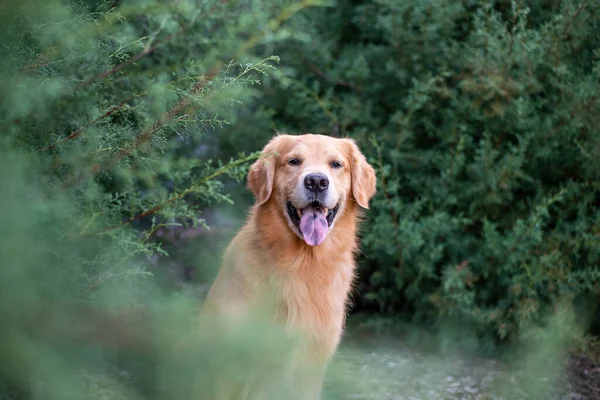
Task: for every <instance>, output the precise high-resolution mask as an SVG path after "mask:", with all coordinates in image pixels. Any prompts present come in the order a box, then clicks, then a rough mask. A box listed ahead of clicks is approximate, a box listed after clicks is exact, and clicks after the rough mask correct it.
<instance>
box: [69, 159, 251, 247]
mask: <svg viewBox="0 0 600 400" xmlns="http://www.w3.org/2000/svg"><path fill="white" fill-rule="evenodd" d="M255 158H257V155H250V156H248V157H244V158H241V159H239V160H236V161H234V162H232V163H230V164H227V165H225V166H223V167H221V168H219V169H217V170H216V171H214V172H213V173H212V174H209V175H207V176H205V177H204V178H202V179H201V180H200V181H199V182H197V183H195V184H194V185H192V186H191V187H189V188H188V189H186V190H184V191H182V192H181V193H179V194H178V195H176V196H173V197H171V198H170V199H169V200H166V201H164V202H162V203H160V204H157V205H155V206H154V207H152V208H150V209H148V210H146V211H144V212H141V213H139V214H136V215H134V216H133V217H131V218H128V219H126V220H125V221H123V222H121V223H119V224H117V225H112V226H109V227H108V228H106V229H103V230H101V231H98V232H92V233H86V234H81V235H79V236H92V235H99V234H102V233H107V232H110V231H113V230H115V229H118V228H121V227H123V226H125V225H129V224H130V223H132V222H134V221H137V220H140V219H142V218H144V217H147V216H149V215H152V214H155V213H156V212H158V211H160V210H161V209H163V208H165V207H166V206H168V205H169V204H171V203H173V202H175V201H178V200H181V199H183V198H184V197H185V196H187V195H188V194H191V193H192V192H194V191H195V190H196V189H197V188H198V187H200V186H202V185H204V184H205V183H207V182H209V181H211V180H212V179H214V178H216V177H218V176H219V175H222V174H224V173H226V172H227V171H229V170H230V169H231V168H234V167H237V166H239V165H242V164H244V163H247V162H249V161H251V160H254V159H255Z"/></svg>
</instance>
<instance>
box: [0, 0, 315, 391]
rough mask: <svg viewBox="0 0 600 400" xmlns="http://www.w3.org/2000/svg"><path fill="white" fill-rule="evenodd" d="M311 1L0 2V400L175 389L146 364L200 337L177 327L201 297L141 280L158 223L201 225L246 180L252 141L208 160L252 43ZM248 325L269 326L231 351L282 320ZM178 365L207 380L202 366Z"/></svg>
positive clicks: (276, 33)
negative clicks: (231, 185) (229, 186)
mask: <svg viewBox="0 0 600 400" xmlns="http://www.w3.org/2000/svg"><path fill="white" fill-rule="evenodd" d="M313 3H315V4H316V2H310V1H303V2H294V1H277V2H271V1H269V2H250V3H248V2H238V1H213V0H206V1H203V0H189V1H152V0H148V1H145V0H138V1H126V2H119V1H109V2H96V1H87V2H79V1H69V0H65V1H62V0H49V1H44V2H39V1H34V0H25V1H21V0H18V1H16V0H15V1H4V2H2V4H0V38H1V39H0V50H1V52H2V57H1V58H0V129H2V138H0V153H1V154H2V157H1V158H0V192H1V193H2V197H1V200H0V201H1V203H0V220H1V221H2V223H1V224H0V260H1V261H0V324H1V325H2V327H3V328H2V332H1V333H0V358H1V359H2V362H1V363H0V391H1V393H0V397H2V398H46V399H48V398H57V399H59V398H60V399H65V398H77V399H81V398H107V396H108V398H139V397H156V398H164V397H162V395H164V394H165V393H168V392H170V391H172V390H175V387H174V386H173V383H172V382H171V381H169V379H170V375H169V374H166V373H165V374H163V375H161V376H160V378H164V379H165V382H163V381H162V380H161V381H160V382H159V381H158V380H157V379H154V378H156V377H155V376H154V374H155V372H153V371H155V370H156V369H159V368H162V367H163V366H165V365H166V364H167V361H168V360H171V359H172V357H173V356H172V351H173V346H174V345H175V344H176V343H177V341H178V340H179V339H181V335H182V334H184V333H185V332H187V333H189V332H197V331H198V327H197V326H196V325H194V326H190V325H189V323H187V321H188V318H191V317H193V316H196V315H197V312H198V307H199V301H198V300H199V299H198V298H196V297H195V296H193V294H191V293H187V292H186V291H183V292H181V293H177V294H173V293H169V292H164V291H163V290H161V289H160V285H157V284H156V283H157V282H155V279H151V277H152V275H153V274H152V273H153V271H152V268H151V265H152V264H151V263H149V259H150V258H151V257H153V256H156V255H163V254H165V251H164V250H163V247H162V244H161V242H160V240H159V239H158V238H157V235H156V233H157V231H158V230H159V229H162V228H165V227H168V228H172V227H176V226H180V225H185V226H195V225H205V221H204V219H203V218H202V211H203V209H205V207H207V206H209V205H213V204H215V203H220V202H230V201H231V198H230V197H229V195H228V194H227V193H226V192H225V190H224V187H225V183H226V182H228V181H238V182H239V181H241V180H243V179H245V174H246V168H247V166H248V164H249V162H250V161H252V160H253V159H254V158H255V155H256V153H254V152H252V153H251V154H247V153H239V152H236V153H235V154H231V155H230V156H231V157H226V158H219V159H215V158H214V157H213V155H214V154H211V151H212V150H211V148H210V146H211V145H214V138H215V137H218V135H219V134H220V133H221V132H222V131H223V129H224V127H226V126H228V124H231V123H234V122H236V120H237V118H238V115H240V114H243V113H245V112H249V110H250V109H251V107H252V106H253V104H254V103H255V101H256V99H257V97H258V96H259V95H260V92H258V91H257V90H256V87H257V86H258V84H259V83H260V79H261V78H262V77H263V76H264V75H265V74H267V73H269V72H270V71H272V70H273V68H274V67H275V65H276V64H277V62H278V61H279V59H278V57H276V56H271V55H269V56H265V57H260V58H259V57H256V56H255V55H254V54H253V50H254V49H255V48H256V47H257V46H264V45H265V44H266V43H273V42H276V41H278V40H280V39H281V37H280V35H281V33H280V31H281V25H282V24H284V23H285V22H286V21H287V20H288V19H289V18H290V17H292V16H293V15H294V14H295V13H296V12H298V11H300V10H302V9H303V8H305V7H308V6H310V5H312V4H313ZM207 147H208V149H207ZM221 160H229V161H226V162H224V161H221ZM199 261H201V260H199ZM198 267H199V269H207V268H209V267H210V266H208V265H202V264H201V265H199V266H198ZM202 328H204V330H206V331H208V328H209V327H207V326H203V327H202ZM254 328H255V330H256V331H257V332H259V331H261V330H262V331H261V332H262V335H259V334H258V333H257V334H256V335H250V333H249V332H250V331H249V330H248V329H247V330H245V331H243V332H245V333H248V335H247V336H246V337H235V338H227V339H228V340H230V343H229V344H230V346H229V347H228V348H230V349H231V350H230V351H235V350H237V347H235V346H231V343H233V344H236V345H237V346H243V344H245V345H246V347H248V352H249V353H251V354H252V357H254V358H256V357H257V355H258V354H262V351H261V347H260V345H261V343H263V342H264V338H266V337H268V333H269V332H275V330H274V328H272V327H271V326H269V325H267V324H264V325H260V326H257V327H254ZM207 337H210V336H207ZM258 338H263V339H260V340H259V339H258ZM261 340H262V341H263V342H261ZM282 340H283V338H282ZM270 342H271V343H274V341H273V340H271V341H270ZM199 345H201V347H202V348H204V350H203V351H205V353H200V352H196V353H195V354H200V355H201V354H204V356H205V358H203V359H201V360H204V361H206V360H210V359H211V358H214V357H216V356H218V355H221V356H222V357H223V358H224V359H223V363H224V364H226V365H225V366H224V367H223V368H224V369H225V370H227V368H228V369H229V370H230V372H231V373H232V374H233V373H234V372H235V369H236V368H237V369H239V370H240V371H244V369H242V368H247V366H246V367H242V365H244V364H243V363H242V362H241V361H240V362H238V363H237V364H235V365H233V363H231V362H229V361H227V360H231V359H233V358H234V355H233V354H231V355H227V353H226V351H227V350H226V349H223V350H220V346H219V345H218V344H214V343H213V345H208V346H207V345H206V343H200V344H199ZM253 345H254V346H256V347H255V348H253V347H252V346H253ZM169 352H171V353H169ZM264 360H265V363H267V362H268V361H269V360H270V357H269V356H268V355H265V357H264ZM227 362H229V364H227ZM181 363H182V364H183V363H184V362H183V360H182V361H181ZM136 365H139V368H138V367H136ZM124 366H125V367H126V368H125V367H124ZM257 368H259V370H260V365H257ZM123 370H125V371H126V372H127V373H131V372H132V371H135V376H136V379H137V380H138V381H137V382H138V384H137V385H136V382H133V384H132V382H131V380H128V379H126V378H124V377H123V374H122V373H121V372H122V371H123ZM120 371H121V372H120ZM176 371H179V372H181V375H182V376H183V375H184V372H186V373H190V374H192V375H190V379H192V380H193V379H194V376H195V375H197V376H200V377H202V378H203V379H205V380H206V382H210V376H211V375H210V374H209V372H211V370H210V363H207V364H206V368H205V369H202V367H201V366H197V367H196V368H184V367H183V366H182V367H179V366H172V369H171V372H170V373H176ZM173 379H174V378H173ZM159 383H160V384H159ZM179 384H181V382H179ZM161 385H162V386H161ZM179 389H181V390H185V388H183V387H179ZM194 390H195V391H196V392H195V396H196V397H197V396H198V393H199V391H200V390H210V388H209V387H207V386H205V387H202V388H195V389H194ZM144 391H145V392H144Z"/></svg>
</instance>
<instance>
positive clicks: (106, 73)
mask: <svg viewBox="0 0 600 400" xmlns="http://www.w3.org/2000/svg"><path fill="white" fill-rule="evenodd" d="M181 32H182V30H180V31H179V32H174V33H172V34H170V35H169V36H167V37H166V38H165V39H163V40H159V41H157V42H156V44H154V46H150V47H148V48H147V49H145V50H144V51H142V52H141V53H138V54H136V55H135V56H133V57H131V58H130V59H128V60H127V61H124V62H122V63H121V64H118V65H115V66H114V67H113V68H111V69H109V70H106V71H104V72H102V73H101V74H98V75H96V76H94V77H92V78H89V79H87V80H85V81H83V82H82V83H81V84H80V85H79V87H85V86H88V85H90V84H92V83H94V82H96V81H99V80H102V79H104V78H107V77H109V76H111V75H114V74H115V73H117V72H119V71H120V70H122V69H123V68H125V67H126V66H128V65H129V64H133V63H135V62H136V61H138V60H140V59H141V58H143V57H145V56H147V55H149V54H152V53H153V52H154V51H155V50H156V49H158V48H159V47H160V46H162V45H164V44H167V43H169V42H171V41H172V40H173V39H174V38H175V36H177V35H178V34H180V33H181Z"/></svg>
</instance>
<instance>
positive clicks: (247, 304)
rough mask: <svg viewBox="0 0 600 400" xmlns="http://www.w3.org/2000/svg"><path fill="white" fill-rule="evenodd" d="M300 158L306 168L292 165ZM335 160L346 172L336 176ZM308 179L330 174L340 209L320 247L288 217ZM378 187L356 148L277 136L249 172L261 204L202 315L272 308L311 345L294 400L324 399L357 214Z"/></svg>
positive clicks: (225, 316)
mask: <svg viewBox="0 0 600 400" xmlns="http://www.w3.org/2000/svg"><path fill="white" fill-rule="evenodd" d="M294 157H295V158H298V159H301V161H302V164H301V165H300V166H298V167H293V166H290V165H288V160H290V159H291V158H294ZM332 160H335V161H339V162H340V163H341V165H342V167H339V168H333V167H332V164H331V163H332ZM307 171H321V172H326V173H327V174H328V175H329V176H330V179H331V181H332V183H331V190H332V191H333V190H334V189H335V191H336V196H337V198H338V199H339V204H340V207H339V211H338V214H337V216H336V218H335V220H334V221H335V222H334V224H333V225H332V226H331V228H330V231H329V233H328V235H327V236H326V239H325V240H324V241H323V242H322V243H321V244H320V245H318V246H309V245H308V244H306V243H305V242H304V241H303V240H302V239H301V236H299V235H298V234H297V232H294V230H293V226H292V225H291V222H290V219H289V218H288V217H287V215H286V211H285V210H286V209H285V207H286V202H287V201H288V200H289V198H290V196H293V193H294V190H295V188H296V187H297V186H298V181H299V179H301V177H302V176H303V174H305V173H306V172H307ZM375 180H376V178H375V171H374V170H373V168H372V167H371V166H370V165H369V164H368V163H367V161H366V159H365V157H364V156H363V155H362V153H361V152H360V150H359V149H358V147H357V146H356V144H355V143H354V142H353V141H352V140H350V139H339V138H333V137H328V136H322V135H312V134H307V135H300V136H291V135H278V136H275V137H274V138H273V139H272V140H271V141H270V142H269V143H268V144H267V146H266V147H265V148H264V150H263V152H262V155H261V158H260V159H259V160H257V161H256V162H255V163H254V164H253V165H252V167H251V168H250V171H249V174H248V185H249V188H250V189H251V191H252V192H253V193H254V195H255V197H256V203H255V205H254V206H253V208H252V209H251V211H250V215H249V218H248V220H247V222H246V224H245V225H244V227H243V228H242V229H241V230H240V231H239V233H238V234H237V236H236V237H235V238H234V239H233V241H232V242H231V244H230V245H229V247H228V249H227V251H226V253H225V257H224V261H223V265H222V268H221V270H220V272H219V274H218V276H217V278H216V280H215V282H214V284H213V286H212V287H211V290H210V292H209V294H208V297H207V301H206V304H205V310H204V311H205V312H212V313H215V315H218V317H219V318H220V319H222V320H224V321H236V320H237V319H239V318H242V317H244V316H246V315H249V313H250V312H251V310H252V309H253V308H254V307H259V306H262V305H264V304H266V303H269V304H271V305H272V306H273V307H274V308H273V309H272V310H273V311H272V312H273V315H272V317H273V320H274V321H276V323H277V324H279V326H282V327H283V328H284V329H286V330H288V331H291V332H297V333H300V334H301V336H302V337H303V338H304V339H305V341H306V345H305V347H303V348H302V350H301V351H299V352H298V353H297V357H296V358H295V361H294V362H296V363H297V364H298V365H299V366H303V367H305V368H306V369H307V370H309V371H310V372H311V374H312V376H308V375H302V374H300V373H299V372H298V373H294V376H293V380H294V381H295V383H294V386H296V387H297V390H298V392H297V393H295V396H294V397H295V398H298V399H317V398H319V396H320V395H319V393H320V390H321V383H322V379H323V372H324V369H325V366H326V364H327V363H328V361H329V360H330V358H331V357H332V355H333V354H334V352H335V350H336V347H337V346H338V343H339V342H340V338H341V335H342V330H343V326H344V321H345V313H346V304H347V300H348V295H349V292H350V289H351V285H352V281H353V278H354V270H355V261H354V252H355V250H356V249H357V237H356V233H357V222H358V218H359V210H360V208H359V206H360V207H363V208H368V203H369V199H370V198H371V197H372V196H373V195H374V193H375ZM290 362H291V361H290ZM234 398H239V397H234ZM263 398H266V397H263Z"/></svg>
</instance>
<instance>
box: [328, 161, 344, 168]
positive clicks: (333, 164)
mask: <svg viewBox="0 0 600 400" xmlns="http://www.w3.org/2000/svg"><path fill="white" fill-rule="evenodd" d="M331 166H332V167H333V168H342V163H341V162H339V161H332V163H331Z"/></svg>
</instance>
